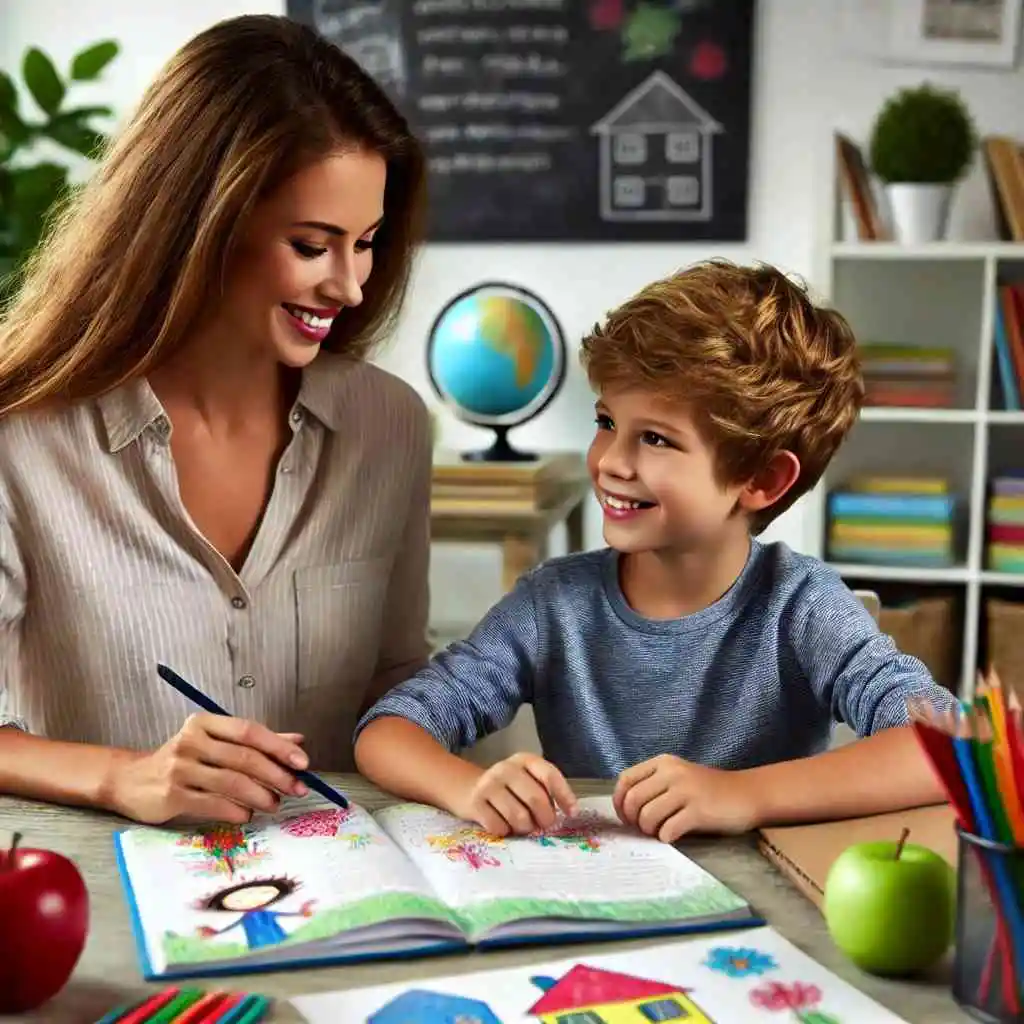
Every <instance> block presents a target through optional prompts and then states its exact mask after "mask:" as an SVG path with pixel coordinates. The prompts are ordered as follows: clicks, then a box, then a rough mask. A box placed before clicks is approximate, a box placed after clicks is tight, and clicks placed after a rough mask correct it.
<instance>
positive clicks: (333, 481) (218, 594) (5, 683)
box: [0, 353, 431, 770]
mask: <svg viewBox="0 0 1024 1024" xmlns="http://www.w3.org/2000/svg"><path fill="white" fill-rule="evenodd" d="M291 424H292V431H293V436H292V439H291V441H290V443H289V444H288V447H287V449H286V451H285V453H284V455H283V457H282V459H281V461H280V464H279V466H278V470H277V478H276V480H275V481H274V487H273V492H272V495H271V498H270V501H269V504H268V506H267V508H266V510H265V513H264V518H263V520H262V523H261V525H260V528H259V532H258V534H257V536H256V539H255V542H254V543H253V546H252V548H251V550H250V552H249V555H248V557H247V559H246V561H245V565H244V567H243V569H242V572H241V573H240V574H236V573H235V572H234V571H233V570H232V568H231V566H230V565H229V564H228V563H227V562H226V561H225V560H224V559H223V558H222V557H221V556H220V555H219V554H218V553H217V552H216V551H214V550H213V549H212V547H211V546H210V545H209V544H207V543H206V541H205V540H204V539H203V537H202V536H201V535H200V534H199V533H198V531H197V530H196V529H195V527H194V526H193V525H192V523H191V520H190V519H189V517H188V514H187V512H186V511H185V508H184V506H183V505H182V502H181V499H180V497H179V493H178V487H177V483H176V477H175V472H174V463H173V460H172V458H171V450H170V447H169V444H168V439H169V436H170V424H169V421H168V419H167V417H166V415H165V414H164V411H163V408H162V407H161V405H160V403H159V401H158V400H157V398H156V396H155V394H154V393H153V391H152V390H151V389H150V387H149V386H148V384H147V383H146V382H145V381H138V382H136V383H133V384H129V385H126V386H124V387H123V388H121V389H119V390H117V391H115V392H112V393H110V394H108V395H106V396H104V397H103V398H101V399H100V400H98V401H96V402H86V403H82V404H80V405H77V406H75V407H72V408H70V409H66V410H62V411H60V412H57V413H46V414H45V415H43V414H34V415H24V416H14V417H10V418H9V419H8V420H7V421H6V422H3V423H2V424H0V671H2V677H0V724H4V723H6V724H11V723H14V724H19V725H21V726H22V727H23V728H27V729H29V730H31V731H33V732H36V733H39V734H41V735H45V736H49V737H53V738H58V739H64V740H76V741H82V742H87V743H98V744H103V745H108V746H119V747H130V748H136V749H146V748H152V747H155V746H158V745H159V744H161V743H162V742H164V740H166V739H167V738H168V737H169V736H171V735H172V734H173V733H175V732H176V731H177V730H178V728H179V727H180V726H181V723H182V721H183V720H184V719H185V717H186V716H187V715H188V714H189V713H190V712H191V711H192V710H194V709H193V708H192V707H191V706H190V705H189V704H188V702H187V701H186V700H185V699H184V698H183V697H181V696H179V694H178V693H177V692H175V691H173V690H172V689H170V688H169V687H168V686H167V684H165V683H164V682H163V681H162V680H161V679H160V678H159V677H158V676H157V674H156V665H157V662H159V661H162V662H164V663H166V664H168V665H170V666H171V667H172V668H174V669H176V670H177V671H178V672H179V673H180V674H181V675H183V676H184V677H185V678H186V679H189V680H190V681H192V682H193V683H195V684H196V685H197V686H199V687H200V688H201V689H204V690H206V692H207V693H209V694H210V695H211V696H212V697H213V698H214V699H215V700H216V701H217V702H218V703H220V704H221V705H222V706H224V707H226V708H227V709H228V710H229V711H230V712H232V713H233V714H235V715H239V716H243V717H246V718H252V719H256V720H258V721H260V722H263V723H265V724H267V725H268V726H270V727H271V728H272V729H275V730H278V731H293V732H301V733H304V734H305V736H306V749H307V751H308V752H309V755H310V758H311V761H312V764H313V766H314V767H317V768H320V769H335V770H346V769H351V768H352V766H353V761H352V731H353V728H354V726H355V723H356V721H357V718H358V714H359V710H360V707H361V705H362V704H363V702H364V700H365V699H366V698H367V696H368V695H369V694H370V693H376V692H379V691H380V690H381V689H383V688H386V687H387V686H388V685H391V684H393V683H394V682H397V681H399V680H401V679H402V678H404V677H405V676H407V675H409V674H411V673H412V672H413V671H414V670H415V669H416V668H418V667H419V665H420V664H421V663H422V662H423V660H424V659H425V658H426V655H427V643H426V619H427V603H428V593H427V590H428V583H427V569H428V560H429V541H430V536H429V534H430V462H431V456H430V428H429V422H428V417H427V414H426V410H425V407H424V405H423V403H422V401H421V400H420V398H419V397H418V396H417V395H416V393H415V392H414V391H413V390H412V389H411V388H410V387H408V386H407V385H406V384H404V383H403V382H401V381H400V380H398V379H397V378H395V377H393V376H391V375H390V374H387V373H385V372H384V371H383V370H380V369H378V368H376V367H374V366H371V365H368V364H363V363H352V362H349V361H346V360H343V359H341V358H340V357H338V356H334V355H330V354H328V353H321V354H320V355H319V356H318V357H317V359H316V360H315V361H314V362H313V364H312V365H311V366H310V367H308V368H307V369H306V370H305V372H304V376H303V380H302V386H301V389H300V393H299V396H298V400H297V402H296V404H295V407H294V409H293V410H292V413H291Z"/></svg>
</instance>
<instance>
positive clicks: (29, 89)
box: [0, 40, 119, 301]
mask: <svg viewBox="0 0 1024 1024" xmlns="http://www.w3.org/2000/svg"><path fill="white" fill-rule="evenodd" d="M118 50H119V47H118V45H117V43H115V42H112V41H110V40H107V41H104V42H100V43H96V44H94V45H92V46H89V47H87V48H86V49H84V50H82V51H81V52H79V53H77V54H76V55H75V56H74V57H73V58H72V60H71V64H70V67H69V68H68V74H67V77H66V78H62V77H61V75H60V74H59V73H58V71H57V68H56V67H55V66H54V63H53V61H52V60H51V59H50V57H49V56H47V55H46V54H45V53H44V52H43V51H42V50H40V49H39V48H38V47H34V46H33V47H29V49H28V50H26V51H25V56H24V58H23V60H22V66H21V74H22V79H23V82H22V84H21V88H19V86H18V85H17V84H16V83H15V81H14V79H13V78H12V77H11V76H10V75H8V74H7V73H6V72H5V71H2V70H0V301H3V300H4V299H5V298H6V297H7V296H8V295H10V293H11V291H12V290H13V289H14V287H15V286H16V284H17V280H18V272H19V270H20V269H21V267H22V266H23V264H24V262H25V260H26V258H27V257H28V255H29V254H30V253H31V251H32V250H33V249H34V248H35V246H36V243H37V242H38V241H39V239H40V237H41V236H42V234H43V231H44V229H45V226H46V218H47V214H48V213H49V212H50V211H51V210H52V209H53V208H54V205H55V204H56V203H57V202H58V201H59V200H60V199H62V198H63V197H64V196H65V195H66V194H67V191H68V189H69V188H72V187H74V186H72V185H70V184H69V182H68V173H69V168H68V167H67V166H65V165H64V164H62V163H57V162H55V161H54V160H52V159H44V158H40V157H39V156H37V155H36V153H35V149H34V147H35V145H36V143H38V142H39V141H41V140H48V141H50V142H55V143H57V144H58V145H59V146H61V147H63V148H64V149H66V150H70V151H71V152H73V153H77V154H80V155H81V156H85V157H93V156H95V155H96V153H97V152H98V150H99V149H100V148H101V147H102V145H103V144H104V143H105V142H106V138H105V136H104V135H103V133H102V132H100V131H99V130H98V129H97V128H96V127H95V125H94V123H93V122H94V119H95V118H102V117H109V116H110V115H111V114H112V111H111V109H110V108H109V107H103V106H91V107H89V106H71V105H70V104H69V103H68V99H69V97H70V96H71V94H72V92H73V90H74V87H75V85H76V84H77V83H80V82H91V81H94V80H95V79H97V78H99V76H100V74H101V72H102V71H103V69H104V68H105V67H106V66H107V65H108V64H109V63H110V62H111V61H112V60H113V59H114V57H116V56H117V53H118ZM23 92H24V93H27V94H28V97H25V96H23V95H22V93H23ZM29 97H30V98H31V100H32V102H33V104H34V105H35V107H36V108H37V109H36V111H31V110H29V109H26V106H27V105H26V104H25V103H24V100H25V99H26V98H29Z"/></svg>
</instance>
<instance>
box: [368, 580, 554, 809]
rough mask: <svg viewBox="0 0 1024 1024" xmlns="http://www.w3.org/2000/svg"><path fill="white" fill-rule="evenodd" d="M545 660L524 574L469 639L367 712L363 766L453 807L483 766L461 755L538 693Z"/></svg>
mask: <svg viewBox="0 0 1024 1024" xmlns="http://www.w3.org/2000/svg"><path fill="white" fill-rule="evenodd" d="M539 661H540V643H539V639H538V629H537V615H536V612H535V609H534V603H533V595H532V589H531V586H530V581H529V577H528V576H527V577H524V578H523V579H521V580H520V581H519V582H518V583H517V584H516V586H515V587H514V588H513V590H512V591H511V592H510V593H508V594H506V595H505V596H504V597H503V598H502V599H501V601H499V602H498V604H496V605H495V606H494V607H493V608H492V609H491V610H490V611H489V612H488V613H487V615H486V616H485V617H484V618H483V619H482V620H481V621H480V623H479V624H478V625H477V626H476V628H475V629H474V630H473V632H472V633H471V634H470V636H469V637H468V639H466V640H463V641H459V642H457V643H454V644H452V645H451V646H450V647H449V648H448V649H447V650H445V651H442V652H439V653H438V654H436V655H435V656H434V657H433V658H432V659H431V661H430V663H429V664H428V665H427V666H426V667H424V668H423V669H421V670H420V671H419V672H418V673H417V674H416V675H415V676H413V677H412V678H411V679H407V680H406V681H405V682H403V683H400V684H399V685H398V686H396V687H394V689H392V690H390V691H389V692H388V693H386V694H385V695H384V696H383V697H382V698H381V699H380V700H378V701H377V703H376V704H374V706H373V707H372V708H371V709H370V710H369V711H368V712H367V713H366V714H365V715H364V716H363V717H362V719H361V720H360V722H359V724H358V725H357V726H356V732H355V737H354V742H355V759H356V766H357V768H358V769H359V771H360V772H361V773H362V774H363V775H365V776H366V778H368V779H369V780H370V781H371V782H374V783H376V784H377V785H378V786H380V787H381V788H383V789H386V790H388V791H389V792H391V793H394V794H395V795H396V796H401V797H403V798H405V799H410V800H420V801H423V802H427V803H432V804H435V805H439V806H443V807H446V808H448V807H449V806H450V804H451V803H452V794H455V793H463V792H465V790H466V788H467V787H468V788H472V785H473V783H474V782H475V781H476V780H477V779H478V778H479V776H480V775H481V774H482V773H481V769H479V768H478V767H476V766H474V765H471V764H470V763H469V762H467V761H465V760H463V759H462V758H460V757H457V756H455V753H456V752H458V751H461V750H465V749H467V748H469V747H472V746H473V744H474V743H476V742H477V741H478V740H480V739H483V737H485V736H488V735H490V734H491V733H493V732H497V731H498V730H499V729H503V728H504V727H505V726H506V725H508V724H509V723H510V722H511V721H512V719H513V718H514V717H515V714H516V712H517V711H518V709H519V707H520V706H521V705H522V704H524V703H528V702H529V701H531V700H532V697H533V683H534V678H535V674H536V672H537V666H538V664H539Z"/></svg>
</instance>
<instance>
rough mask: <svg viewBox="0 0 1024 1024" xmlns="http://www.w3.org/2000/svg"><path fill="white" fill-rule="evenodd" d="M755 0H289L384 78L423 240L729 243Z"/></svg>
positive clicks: (741, 211) (743, 182)
mask: <svg viewBox="0 0 1024 1024" xmlns="http://www.w3.org/2000/svg"><path fill="white" fill-rule="evenodd" d="M754 6H755V0H660V2H659V0H376V2H365V0H288V14H289V16H291V17H293V18H295V19H296V20H299V21H303V22H305V23H307V24H311V25H314V26H315V27H316V28H317V29H318V30H319V31H320V33H321V34H322V35H323V36H325V37H326V38H328V39H330V40H331V41H332V42H333V43H335V44H337V45H338V46H340V47H341V48H342V49H344V50H346V51H347V52H348V53H350V54H351V55H352V56H353V57H354V58H355V59H356V60H357V61H359V63H360V64H361V65H362V66H363V67H364V68H365V69H366V70H367V71H369V72H370V73H371V74H373V75H374V77H375V78H376V79H377V80H378V81H379V82H380V83H381V84H382V85H383V86H384V87H385V88H386V89H387V90H388V92H389V94H390V95H391V96H392V98H393V99H394V101H395V102H396V104H397V105H398V106H399V108H400V109H401V110H402V111H403V113H404V114H405V115H406V116H407V117H408V119H409V121H410V123H411V124H412V125H413V128H414V130H415V131H416V134H417V135H418V136H419V138H420V139H421V140H422V141H423V143H424V145H425V147H426V150H427V153H428V156H429V164H430V174H429V194H430V215H429V216H430V228H429V232H430V238H431V240H433V241H438V242H469V241H474V242H479V241H524V242H525V241H544V242H557V241H623V242H627V241H643V240H654V241H698V240H715V241H743V240H745V239H746V235H747V191H748V189H747V181H748V175H749V168H748V164H749V149H750V104H751V96H750V88H751V87H750V83H751V59H752V42H753V25H754V14H755V12H754Z"/></svg>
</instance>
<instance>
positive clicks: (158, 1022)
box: [146, 988, 203, 1024]
mask: <svg viewBox="0 0 1024 1024" xmlns="http://www.w3.org/2000/svg"><path fill="white" fill-rule="evenodd" d="M202 998H203V990H202V989H199V988H183V989H182V990H181V991H180V992H179V993H178V994H177V995H176V996H175V997H174V998H173V999H172V1000H171V1001H170V1002H169V1003H168V1004H167V1005H166V1006H163V1007H161V1008H160V1010H159V1011H158V1012H157V1013H156V1014H155V1015H154V1016H152V1017H150V1018H149V1019H148V1020H147V1021H146V1024H173V1022H174V1021H176V1020H177V1019H178V1016H179V1014H181V1013H184V1011H185V1010H187V1009H188V1008H189V1007H190V1006H192V1005H193V1004H195V1003H198V1002H199V1000H200V999H202Z"/></svg>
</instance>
